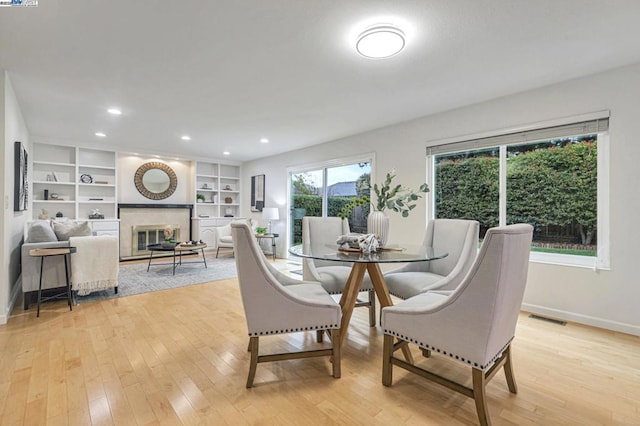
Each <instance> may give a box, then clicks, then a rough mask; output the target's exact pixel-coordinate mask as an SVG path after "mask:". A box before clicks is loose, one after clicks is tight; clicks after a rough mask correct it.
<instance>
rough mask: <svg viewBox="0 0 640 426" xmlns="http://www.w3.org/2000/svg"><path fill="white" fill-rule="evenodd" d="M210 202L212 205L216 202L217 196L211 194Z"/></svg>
mask: <svg viewBox="0 0 640 426" xmlns="http://www.w3.org/2000/svg"><path fill="white" fill-rule="evenodd" d="M211 202H212V203H213V204H215V203H217V202H218V194H211Z"/></svg>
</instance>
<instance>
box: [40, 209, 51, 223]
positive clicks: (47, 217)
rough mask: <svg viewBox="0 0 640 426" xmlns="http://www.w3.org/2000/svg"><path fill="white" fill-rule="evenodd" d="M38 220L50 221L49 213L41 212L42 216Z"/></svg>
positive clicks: (43, 210)
mask: <svg viewBox="0 0 640 426" xmlns="http://www.w3.org/2000/svg"><path fill="white" fill-rule="evenodd" d="M38 219H40V220H47V219H49V212H48V211H46V210H45V209H42V210H40V214H39V215H38Z"/></svg>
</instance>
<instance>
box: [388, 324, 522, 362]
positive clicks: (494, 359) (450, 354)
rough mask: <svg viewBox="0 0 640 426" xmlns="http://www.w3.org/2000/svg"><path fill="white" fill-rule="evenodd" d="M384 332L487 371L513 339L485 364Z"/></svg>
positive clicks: (393, 333)
mask: <svg viewBox="0 0 640 426" xmlns="http://www.w3.org/2000/svg"><path fill="white" fill-rule="evenodd" d="M384 333H385V334H390V335H392V336H394V337H397V338H398V339H401V340H404V341H407V342H410V343H414V344H416V345H418V346H420V347H421V348H423V349H427V350H430V351H435V352H437V353H440V354H443V355H448V356H449V357H451V358H454V359H456V360H458V361H462V362H464V363H466V364H469V365H471V366H472V367H474V368H477V369H479V370H482V371H487V370H488V369H489V368H491V366H492V365H493V363H494V362H495V361H496V360H497V359H498V358H500V356H502V353H503V352H504V350H505V349H506V348H507V346H509V344H510V343H511V341H512V340H513V337H512V338H511V339H509V341H508V342H507V344H506V345H504V346H503V347H502V348H501V349H500V350H499V351H498V353H497V354H496V355H495V356H494V357H493V358H491V360H489V362H488V363H487V364H485V365H479V364H478V363H477V362H473V361H471V360H468V359H464V358H463V357H461V356H459V355H456V354H452V353H451V352H449V353H447V351H445V350H441V349H439V348H436V347H435V346H431V345H427V344H426V343H422V342H418V341H417V340H414V339H412V338H410V337H407V336H404V335H402V334H400V333H396V332H395V331H391V330H387V329H385V330H384Z"/></svg>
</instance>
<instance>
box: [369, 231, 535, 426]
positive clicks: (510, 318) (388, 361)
mask: <svg viewBox="0 0 640 426" xmlns="http://www.w3.org/2000/svg"><path fill="white" fill-rule="evenodd" d="M532 235H533V227H532V226H531V225H527V224H519V225H509V226H505V227H500V228H491V229H489V230H488V231H487V234H486V236H485V239H484V241H483V244H482V247H481V248H480V252H479V253H478V256H477V258H476V260H475V262H474V263H473V265H472V267H471V269H470V271H469V274H468V275H467V276H466V277H465V278H464V279H463V280H462V282H461V283H460V285H459V286H458V287H457V288H456V289H455V290H453V291H428V292H426V293H422V294H419V295H417V296H414V297H412V298H410V299H407V300H405V301H403V302H401V303H399V304H397V305H395V306H390V307H385V308H384V309H383V310H382V328H383V330H384V334H385V336H384V349H383V367H382V383H383V384H384V385H385V386H391V382H392V372H393V370H392V369H393V365H397V366H399V367H401V368H404V369H406V370H408V371H411V372H414V373H416V374H419V375H420V376H422V377H425V378H427V379H429V380H433V381H435V382H436V383H439V384H441V385H444V386H446V387H448V388H449V389H452V390H454V391H456V392H459V393H461V394H463V395H466V396H468V397H471V398H473V399H474V400H475V404H476V410H477V413H478V418H479V419H480V423H481V424H482V425H488V424H490V419H489V412H488V410H487V400H486V384H487V382H488V381H489V380H490V379H491V378H492V377H493V376H494V375H495V374H496V373H497V372H498V371H499V369H500V368H501V367H504V372H505V376H506V379H507V385H508V387H509V391H510V392H511V393H517V388H516V382H515V378H514V376H513V369H512V366H511V341H512V340H513V338H514V334H515V328H516V322H517V321H518V313H519V311H520V306H521V304H522V298H523V295H524V289H525V285H526V281H527V270H528V265H529V249H530V245H531V237H532ZM394 338H398V339H400V342H399V343H396V344H394ZM409 343H413V344H416V345H418V346H419V347H420V348H422V350H423V352H424V353H426V354H427V355H430V354H434V353H436V354H438V355H443V356H446V357H449V358H451V359H453V360H456V361H458V362H461V363H463V364H465V365H467V366H469V367H471V371H472V379H473V387H472V388H469V387H466V386H463V385H461V384H459V383H456V382H454V381H452V380H450V379H448V378H445V377H442V376H439V375H437V374H434V373H432V372H429V371H427V370H425V369H423V368H421V367H417V366H415V365H411V364H408V363H407V362H405V361H404V360H402V359H399V358H396V357H394V356H393V353H394V351H395V350H397V349H399V348H401V347H403V346H405V345H407V344H409ZM434 358H435V357H434ZM430 361H432V362H437V360H435V359H433V360H430Z"/></svg>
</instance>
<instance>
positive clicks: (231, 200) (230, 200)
mask: <svg viewBox="0 0 640 426" xmlns="http://www.w3.org/2000/svg"><path fill="white" fill-rule="evenodd" d="M224 202H225V203H227V204H231V203H233V198H231V197H224Z"/></svg>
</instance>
